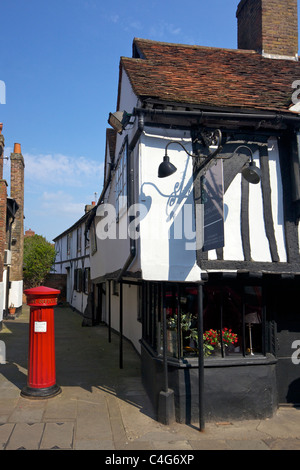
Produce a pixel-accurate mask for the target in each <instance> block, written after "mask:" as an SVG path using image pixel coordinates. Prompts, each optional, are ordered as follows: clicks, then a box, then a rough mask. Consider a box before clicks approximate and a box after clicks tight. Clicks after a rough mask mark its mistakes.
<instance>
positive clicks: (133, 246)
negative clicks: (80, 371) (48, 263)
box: [117, 113, 144, 369]
mask: <svg viewBox="0 0 300 470" xmlns="http://www.w3.org/2000/svg"><path fill="white" fill-rule="evenodd" d="M143 130H144V116H143V114H142V113H140V114H139V117H138V128H137V130H136V133H135V135H134V137H133V139H132V141H131V142H130V144H129V145H128V159H127V184H128V199H127V202H128V206H127V207H131V206H132V204H134V165H133V150H134V148H135V146H136V144H137V142H138V140H139V138H140V136H141V134H142V132H143ZM133 218H134V217H133V216H129V223H130V222H131V221H132V219H133ZM135 255H136V241H135V238H134V237H130V250H129V256H128V258H127V260H126V262H125V264H124V266H123V268H122V270H121V272H120V274H119V276H118V278H117V282H119V283H120V300H119V312H120V325H119V328H120V349H119V367H120V369H123V283H122V278H123V276H124V273H125V272H126V271H127V269H128V268H129V266H130V265H131V263H132V261H133V260H134V258H135Z"/></svg>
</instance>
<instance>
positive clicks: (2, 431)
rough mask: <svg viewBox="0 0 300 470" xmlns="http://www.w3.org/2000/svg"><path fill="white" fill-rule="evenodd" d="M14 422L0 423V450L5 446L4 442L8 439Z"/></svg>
mask: <svg viewBox="0 0 300 470" xmlns="http://www.w3.org/2000/svg"><path fill="white" fill-rule="evenodd" d="M14 426H15V425H14V424H12V423H10V424H1V425H0V450H3V449H4V448H5V446H6V443H7V442H8V440H9V437H10V435H11V433H12V431H13V429H14Z"/></svg>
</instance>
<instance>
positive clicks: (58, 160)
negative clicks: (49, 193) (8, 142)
mask: <svg viewBox="0 0 300 470" xmlns="http://www.w3.org/2000/svg"><path fill="white" fill-rule="evenodd" d="M23 156H24V161H25V178H26V179H28V180H34V181H35V182H36V183H37V184H41V183H43V184H45V185H46V186H47V185H51V184H55V185H58V186H64V187H65V186H76V187H79V186H80V187H84V186H85V185H88V184H89V180H92V181H93V182H94V181H95V179H99V186H101V183H102V173H103V163H102V164H100V163H99V162H97V161H95V160H90V159H88V158H86V157H79V158H74V157H71V156H68V155H62V154H54V155H52V154H48V155H43V154H39V155H33V154H28V153H27V154H26V153H25V154H24V155H23Z"/></svg>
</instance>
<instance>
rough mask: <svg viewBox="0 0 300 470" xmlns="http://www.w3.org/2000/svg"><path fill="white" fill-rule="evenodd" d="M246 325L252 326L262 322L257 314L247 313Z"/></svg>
mask: <svg viewBox="0 0 300 470" xmlns="http://www.w3.org/2000/svg"><path fill="white" fill-rule="evenodd" d="M245 323H248V324H249V323H250V324H251V325H253V324H255V323H261V320H260V318H259V316H258V313H257V312H252V313H247V314H246V315H245Z"/></svg>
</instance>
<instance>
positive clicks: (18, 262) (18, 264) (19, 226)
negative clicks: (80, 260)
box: [10, 144, 24, 281]
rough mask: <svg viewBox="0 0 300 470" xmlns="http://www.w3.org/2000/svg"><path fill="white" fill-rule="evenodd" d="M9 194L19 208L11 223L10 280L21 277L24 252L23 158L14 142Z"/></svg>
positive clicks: (20, 278)
mask: <svg viewBox="0 0 300 470" xmlns="http://www.w3.org/2000/svg"><path fill="white" fill-rule="evenodd" d="M10 160H11V174H10V195H11V197H12V198H14V199H15V200H16V202H17V203H18V205H19V209H18V210H17V212H16V218H15V220H14V223H13V225H12V247H11V251H12V266H11V270H10V280H11V281H20V280H22V279H23V252H24V222H23V217H24V209H23V207H24V159H23V156H22V154H21V146H20V145H19V144H15V147H14V152H13V153H12V154H11V156H10Z"/></svg>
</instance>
